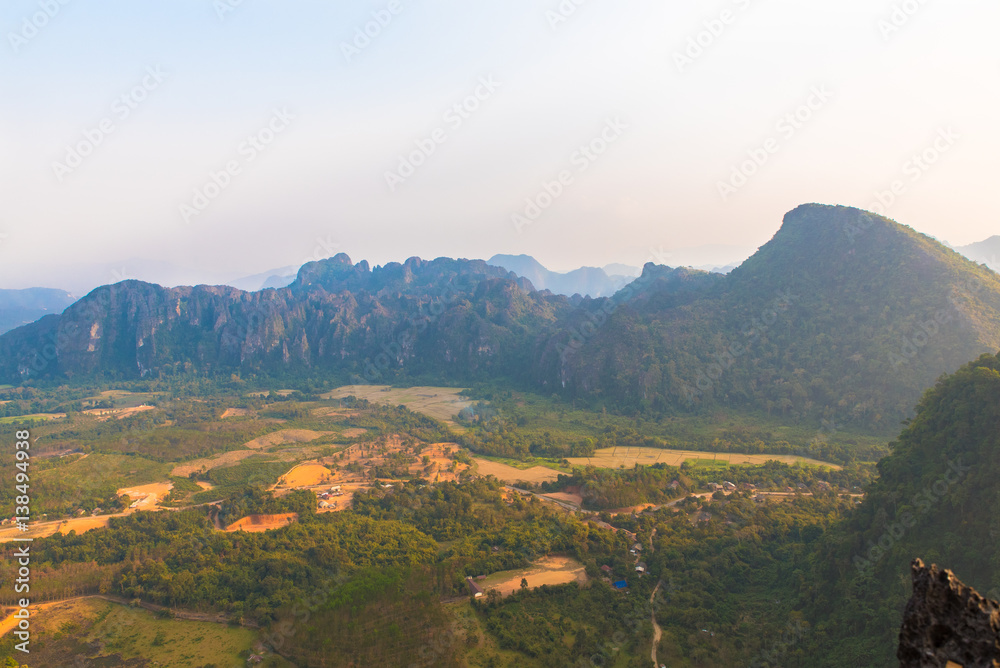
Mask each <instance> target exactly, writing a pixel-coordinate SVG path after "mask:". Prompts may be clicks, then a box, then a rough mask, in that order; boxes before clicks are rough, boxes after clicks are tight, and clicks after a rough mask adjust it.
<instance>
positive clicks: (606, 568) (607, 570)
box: [601, 564, 611, 573]
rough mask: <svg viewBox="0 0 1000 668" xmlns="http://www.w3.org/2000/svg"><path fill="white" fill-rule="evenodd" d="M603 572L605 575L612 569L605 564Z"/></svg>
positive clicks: (602, 567)
mask: <svg viewBox="0 0 1000 668" xmlns="http://www.w3.org/2000/svg"><path fill="white" fill-rule="evenodd" d="M601 570H602V571H604V572H605V573H610V572H611V567H610V566H608V565H607V564H604V565H603V566H601Z"/></svg>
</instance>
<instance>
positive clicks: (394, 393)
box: [323, 385, 473, 428]
mask: <svg viewBox="0 0 1000 668" xmlns="http://www.w3.org/2000/svg"><path fill="white" fill-rule="evenodd" d="M462 391H463V390H462V388H454V387H410V388H397V387H390V386H388V385H347V386H345V387H338V388H337V389H336V390H333V391H332V392H328V393H327V394H324V395H323V398H324V399H343V398H344V397H349V396H355V397H357V398H358V399H366V400H368V401H370V402H372V403H378V404H388V405H390V406H398V405H400V404H402V405H404V406H406V407H407V408H409V409H410V410H411V411H413V412H414V413H423V414H424V415H428V416H430V417H432V418H434V419H436V420H441V421H442V422H444V423H446V424H448V425H449V426H451V427H453V428H455V427H458V425H456V424H455V421H454V418H455V416H456V415H458V413H459V411H461V410H462V409H463V408H467V407H469V406H472V404H473V402H471V401H469V400H468V399H466V398H465V397H462V396H459V392H462Z"/></svg>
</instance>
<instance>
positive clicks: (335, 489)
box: [330, 485, 340, 492]
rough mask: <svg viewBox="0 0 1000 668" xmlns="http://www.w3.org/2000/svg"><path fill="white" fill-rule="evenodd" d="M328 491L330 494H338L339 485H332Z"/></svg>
mask: <svg viewBox="0 0 1000 668" xmlns="http://www.w3.org/2000/svg"><path fill="white" fill-rule="evenodd" d="M330 491H331V492H339V491H340V485H334V486H333V487H331V488H330Z"/></svg>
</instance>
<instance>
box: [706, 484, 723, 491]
mask: <svg viewBox="0 0 1000 668" xmlns="http://www.w3.org/2000/svg"><path fill="white" fill-rule="evenodd" d="M708 488H709V489H710V490H712V491H713V492H718V491H719V490H720V489H721V488H722V485H720V484H719V483H717V482H710V483H708Z"/></svg>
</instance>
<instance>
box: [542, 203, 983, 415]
mask: <svg viewBox="0 0 1000 668" xmlns="http://www.w3.org/2000/svg"><path fill="white" fill-rule="evenodd" d="M647 269H648V266H647ZM651 279H652V276H650V277H647V275H646V273H644V275H643V277H640V279H638V280H637V281H636V282H635V283H634V284H632V285H630V286H628V288H627V289H626V290H623V291H622V293H620V294H619V296H617V297H616V298H615V303H614V304H613V305H611V306H609V305H607V304H605V305H598V304H591V305H589V306H588V305H581V309H583V310H587V309H588V308H589V310H590V311H591V315H592V317H590V322H589V323H585V324H584V325H583V326H584V327H585V328H584V329H578V330H574V329H573V328H572V327H571V328H567V330H566V331H564V332H562V333H561V334H560V335H558V336H556V337H554V338H553V340H551V341H549V342H547V344H546V345H545V346H544V347H543V349H542V353H541V357H540V359H539V360H538V361H537V362H536V364H535V365H534V369H533V370H534V381H535V383H536V384H537V385H538V386H540V387H542V388H543V390H544V391H561V392H564V393H566V394H568V395H571V396H577V397H588V396H589V397H596V396H600V397H601V398H602V399H601V400H602V402H604V401H606V402H607V403H608V405H617V406H618V407H620V408H622V409H626V410H643V409H648V408H653V409H660V410H668V409H671V408H672V409H675V410H695V411H697V410H713V409H715V408H737V407H740V408H749V409H753V410H761V411H764V412H767V413H768V414H772V415H774V414H778V415H781V416H783V417H784V418H786V419H793V420H803V419H808V420H812V421H814V422H818V421H819V419H820V418H825V419H827V420H828V421H830V423H831V424H836V425H847V424H852V423H853V424H863V425H865V426H868V427H874V428H877V429H883V430H886V431H890V430H892V429H894V427H895V425H897V424H898V423H899V420H901V419H903V418H904V417H906V416H907V415H909V414H910V411H911V407H912V405H913V403H914V402H915V401H916V400H917V398H919V397H920V395H921V393H922V392H923V390H924V389H925V388H927V387H930V386H931V385H933V383H934V381H935V380H936V379H937V378H938V377H939V376H940V375H941V374H943V373H946V372H950V371H952V370H954V369H956V368H958V367H959V366H960V365H961V364H962V363H963V362H964V361H965V360H968V359H972V358H975V357H977V356H978V355H980V354H982V353H985V352H996V351H997V350H998V349H1000V277H998V276H997V275H996V274H995V273H993V272H992V271H990V270H988V269H986V268H985V267H982V266H980V265H977V264H975V263H973V262H971V261H969V260H967V259H966V258H964V257H962V256H961V255H959V254H958V253H956V252H954V251H952V250H950V249H948V248H946V247H944V246H943V245H941V244H940V243H938V242H937V241H934V240H933V239H931V238H929V237H927V236H924V235H922V234H918V233H917V232H915V231H913V230H912V229H910V228H908V227H905V226H902V225H899V224H897V223H895V222H894V221H891V220H888V219H886V218H882V217H879V216H876V215H874V214H870V213H867V212H864V211H861V210H858V209H853V208H847V207H833V206H824V205H817V204H810V205H804V206H801V207H799V208H797V209H795V210H794V211H792V212H790V213H788V214H787V215H786V216H785V218H784V221H783V224H782V226H781V228H780V229H779V230H778V232H777V233H776V234H775V236H774V238H773V239H771V241H769V242H768V243H767V244H765V245H764V246H762V247H761V248H760V250H758V252H757V253H756V254H754V255H753V257H751V258H750V259H749V260H747V261H746V262H744V263H743V264H742V265H741V266H740V267H738V268H737V269H735V270H733V271H732V272H730V273H729V274H728V275H726V276H724V277H719V279H718V280H705V279H701V281H700V282H699V283H698V284H697V287H695V288H694V293H695V294H694V298H688V296H686V295H684V297H685V298H680V297H681V296H682V295H683V293H681V294H677V293H664V292H663V288H662V287H657V286H656V285H654V284H653V282H652V280H651ZM647 284H649V288H648V289H647V288H646V287H644V286H646V285H647ZM838 428H839V427H838Z"/></svg>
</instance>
